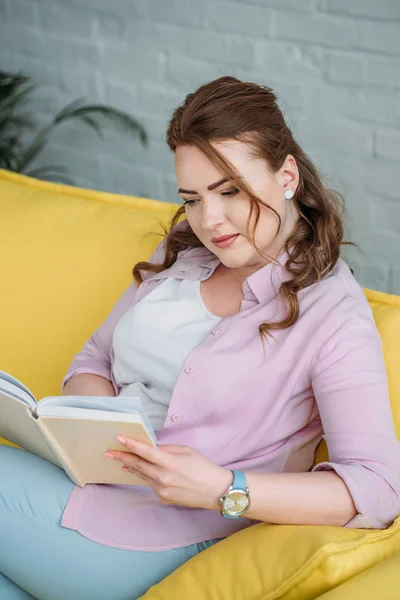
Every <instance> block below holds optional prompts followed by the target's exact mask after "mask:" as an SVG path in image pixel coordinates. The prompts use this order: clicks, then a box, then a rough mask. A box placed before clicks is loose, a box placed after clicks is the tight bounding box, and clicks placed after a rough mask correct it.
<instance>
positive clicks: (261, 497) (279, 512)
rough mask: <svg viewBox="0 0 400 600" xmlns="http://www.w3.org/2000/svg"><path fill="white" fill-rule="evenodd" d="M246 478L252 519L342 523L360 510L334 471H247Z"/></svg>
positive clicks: (287, 523) (273, 521) (296, 522)
mask: <svg viewBox="0 0 400 600" xmlns="http://www.w3.org/2000/svg"><path fill="white" fill-rule="evenodd" d="M246 478H247V484H248V486H249V490H250V498H251V505H250V508H249V510H248V511H247V512H246V513H245V515H244V516H245V517H248V518H250V519H256V520H258V521H267V522H269V523H281V524H286V525H337V526H339V527H342V526H343V525H345V524H346V523H348V522H349V521H350V520H351V519H353V517H355V515H356V514H357V510H356V508H355V506H354V503H353V500H352V497H351V495H350V493H349V490H348V489H347V487H346V485H345V484H344V482H343V480H342V479H341V478H340V477H339V476H338V475H336V473H335V472H333V471H326V472H319V473H246ZM225 491H226V490H225ZM216 508H217V510H218V509H219V503H218V506H216Z"/></svg>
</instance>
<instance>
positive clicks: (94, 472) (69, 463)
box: [0, 371, 157, 487]
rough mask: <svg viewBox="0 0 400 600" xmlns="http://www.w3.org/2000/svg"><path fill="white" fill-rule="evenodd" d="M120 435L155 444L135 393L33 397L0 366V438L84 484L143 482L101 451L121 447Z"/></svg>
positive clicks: (142, 483) (119, 448)
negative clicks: (0, 368)
mask: <svg viewBox="0 0 400 600" xmlns="http://www.w3.org/2000/svg"><path fill="white" fill-rule="evenodd" d="M118 435H122V436H125V437H129V438H132V439H135V440H138V441H140V442H144V443H146V444H149V445H152V446H156V445H157V438H156V436H155V434H154V431H153V428H152V426H151V423H150V421H149V419H148V417H147V415H146V413H145V411H144V409H143V405H142V403H141V400H140V398H138V397H136V396H132V397H128V396H117V397H103V396H48V397H46V398H43V399H42V400H40V402H37V400H36V399H35V397H34V396H33V394H32V392H31V391H30V390H28V388H27V387H25V386H24V385H23V384H22V383H21V382H20V381H18V380H17V379H15V378H14V377H12V376H11V375H9V374H8V373H5V372H4V371H0V437H3V438H5V439H6V440H8V441H10V442H12V443H14V444H17V446H21V447H22V448H24V449H25V450H28V451H29V452H33V453H34V454H37V456H40V457H41V458H44V459H45V460H48V461H50V462H52V463H54V464H55V465H57V466H59V467H61V468H62V469H64V471H65V472H66V474H67V475H68V476H69V477H70V479H71V480H72V481H73V482H74V483H76V484H77V485H79V486H80V487H84V486H85V485H86V484H87V483H114V484H128V485H147V484H146V483H145V481H144V480H143V479H142V478H140V477H139V475H136V474H133V473H129V472H128V473H127V472H125V471H122V466H123V463H122V462H121V461H116V460H112V459H110V458H106V457H105V456H103V453H104V452H106V451H107V450H109V449H110V450H111V449H112V450H122V451H124V452H127V448H126V447H125V446H122V445H121V444H119V443H118V441H117V439H116V438H117V436H118Z"/></svg>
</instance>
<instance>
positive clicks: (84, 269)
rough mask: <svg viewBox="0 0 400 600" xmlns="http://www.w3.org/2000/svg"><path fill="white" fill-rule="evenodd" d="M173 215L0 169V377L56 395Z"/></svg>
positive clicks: (164, 206)
mask: <svg viewBox="0 0 400 600" xmlns="http://www.w3.org/2000/svg"><path fill="white" fill-rule="evenodd" d="M177 208H178V207H177V205H176V204H169V203H164V202H160V201H156V200H149V199H146V198H135V197H128V196H122V195H117V194H109V193H102V192H98V191H90V190H84V189H80V188H75V187H71V186H64V185H59V184H55V183H49V182H42V181H39V180H36V179H33V178H29V177H24V176H22V175H18V174H14V173H11V172H8V171H4V170H1V169H0V214H1V252H0V272H1V278H2V282H3V285H2V286H1V287H2V290H1V294H0V331H1V339H2V343H1V344H0V369H1V370H3V371H7V372H9V373H11V374H12V375H14V376H15V377H17V379H20V380H21V381H23V382H24V383H25V384H26V385H27V386H28V387H29V388H30V389H31V391H32V392H33V393H34V394H35V396H36V397H37V398H42V397H44V396H48V395H59V394H60V393H61V380H62V378H63V377H64V375H65V373H66V371H67V368H68V365H69V364H70V362H71V360H72V357H73V355H74V354H75V353H76V352H78V351H79V350H80V349H81V347H82V345H83V343H84V342H85V340H86V339H87V338H88V337H89V336H90V335H91V334H92V333H93V331H94V330H95V329H96V328H97V327H98V326H99V324H100V323H101V322H102V321H103V320H104V319H105V318H106V316H107V315H108V313H109V311H110V309H111V307H112V306H113V304H114V303H115V302H116V300H117V299H118V298H119V296H120V295H121V294H122V292H123V291H124V290H125V289H126V288H127V287H128V286H129V284H130V283H131V282H132V274H131V271H132V267H133V266H134V264H135V263H136V262H138V261H139V260H147V259H148V258H149V256H150V254H151V253H152V252H153V250H154V248H155V247H156V246H157V244H158V243H159V242H160V240H161V239H162V238H161V237H160V236H159V235H149V232H150V233H151V232H159V233H162V227H161V226H160V225H159V224H158V221H159V220H161V221H162V222H163V223H165V224H166V225H168V224H169V221H170V219H171V218H172V216H173V214H174V213H175V211H176V210H177ZM5 340H6V342H5Z"/></svg>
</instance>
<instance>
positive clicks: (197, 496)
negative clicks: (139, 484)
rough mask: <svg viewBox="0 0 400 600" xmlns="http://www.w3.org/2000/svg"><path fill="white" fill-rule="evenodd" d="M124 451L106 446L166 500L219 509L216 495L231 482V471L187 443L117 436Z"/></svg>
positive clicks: (218, 496)
mask: <svg viewBox="0 0 400 600" xmlns="http://www.w3.org/2000/svg"><path fill="white" fill-rule="evenodd" d="M117 440H118V441H119V442H120V443H121V444H123V445H124V446H126V448H127V452H120V451H118V450H108V451H107V452H106V453H105V456H107V457H109V458H113V459H114V460H119V461H121V462H122V463H123V464H124V465H125V466H124V467H122V468H123V470H125V471H130V472H131V473H135V474H138V475H140V477H142V478H143V479H144V480H145V481H146V482H147V484H148V485H149V486H150V487H151V488H152V489H153V491H154V492H155V494H156V495H157V496H158V497H159V498H160V500H162V502H164V503H166V504H176V505H179V506H189V507H192V508H207V509H210V510H220V504H219V498H220V497H221V495H222V494H224V493H225V492H226V490H227V489H228V487H229V486H230V484H231V483H232V473H231V471H230V470H229V469H224V468H223V467H220V466H218V465H216V464H215V463H213V462H212V461H211V460H209V459H208V458H206V457H205V456H203V455H202V454H200V452H197V450H193V448H190V447H189V446H175V445H174V446H172V445H168V446H167V445H160V446H157V447H156V448H153V447H151V446H147V445H146V444H143V443H141V442H137V441H135V440H132V439H130V438H121V437H118V438H117Z"/></svg>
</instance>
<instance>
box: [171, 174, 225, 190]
mask: <svg viewBox="0 0 400 600" xmlns="http://www.w3.org/2000/svg"><path fill="white" fill-rule="evenodd" d="M227 181H230V179H228V177H223V178H222V179H220V180H219V181H216V182H215V183H212V184H211V185H209V186H208V188H207V189H208V190H210V191H212V190H215V188H217V187H219V186H220V185H222V184H223V183H226V182H227ZM178 193H179V194H198V193H199V192H196V190H184V189H183V188H179V190H178Z"/></svg>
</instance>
